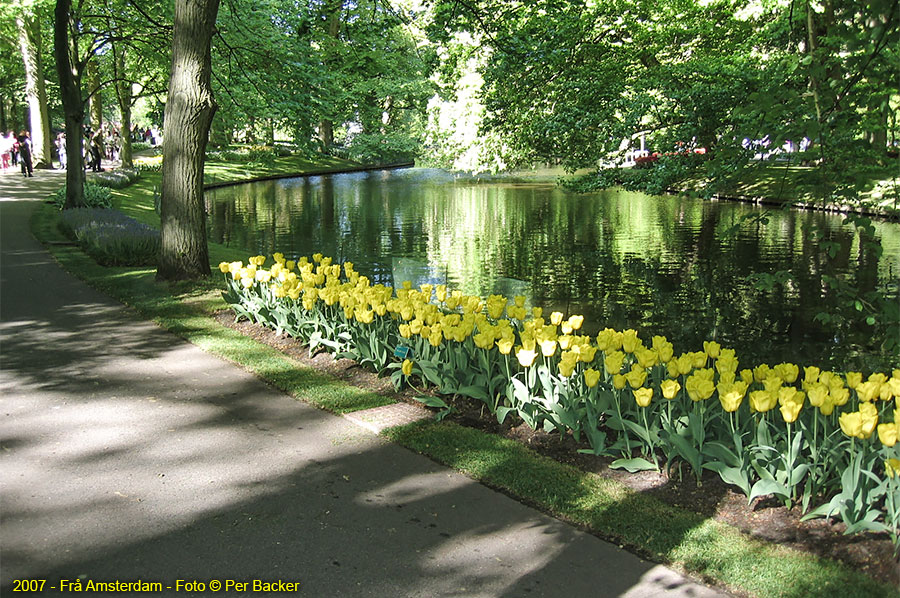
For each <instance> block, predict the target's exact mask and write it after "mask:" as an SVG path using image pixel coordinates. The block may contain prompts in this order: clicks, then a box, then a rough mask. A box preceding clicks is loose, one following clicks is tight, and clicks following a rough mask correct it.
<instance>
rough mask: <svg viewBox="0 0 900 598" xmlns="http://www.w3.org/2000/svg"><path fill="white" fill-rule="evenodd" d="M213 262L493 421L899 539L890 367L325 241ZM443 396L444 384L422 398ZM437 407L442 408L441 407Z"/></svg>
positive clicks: (308, 334)
mask: <svg viewBox="0 0 900 598" xmlns="http://www.w3.org/2000/svg"><path fill="white" fill-rule="evenodd" d="M248 262H249V263H248V264H247V265H246V266H245V265H244V264H243V263H242V262H233V263H226V262H223V263H222V264H220V266H219V267H220V270H221V271H222V272H223V273H224V274H226V280H227V285H228V290H227V292H225V293H224V294H223V296H224V298H225V300H226V301H227V302H228V303H229V305H230V306H231V308H232V309H233V310H234V312H235V314H236V317H237V318H247V319H249V320H251V321H253V322H256V323H258V324H262V325H265V326H269V327H271V328H273V329H275V330H276V331H277V332H279V333H285V334H288V335H291V336H293V337H295V338H298V339H300V340H301V341H303V342H304V343H306V344H308V345H309V348H310V351H311V352H315V351H316V350H319V349H320V348H322V349H325V350H327V351H330V352H332V353H333V354H335V355H336V356H337V357H344V358H350V359H353V360H355V361H357V362H359V363H360V364H362V365H366V366H368V367H371V368H372V369H373V370H375V371H376V372H378V373H390V375H391V378H392V380H393V382H394V384H395V385H396V386H398V387H399V386H400V385H402V384H403V383H405V382H406V381H408V380H409V379H410V378H412V377H417V378H419V379H420V380H422V381H423V382H424V383H427V384H429V385H431V386H433V387H434V389H435V390H436V392H437V393H438V394H444V395H459V396H464V397H469V398H471V399H472V400H474V401H480V402H481V403H483V404H484V405H485V406H486V408H487V409H488V410H489V411H490V412H491V413H492V414H494V415H495V416H496V417H497V419H498V421H500V422H501V423H502V422H503V421H504V420H505V419H506V418H509V417H518V418H521V420H523V421H524V422H525V423H526V424H527V425H529V426H530V427H532V428H533V429H544V430H546V431H548V432H554V431H556V432H558V433H560V434H572V435H573V436H574V438H575V439H576V440H583V441H584V442H585V443H586V445H587V446H589V447H590V448H586V449H583V450H584V451H586V452H589V453H593V454H596V455H602V456H609V457H613V458H615V459H616V460H615V461H614V462H613V463H612V466H613V467H617V468H623V469H626V470H629V471H639V470H647V469H656V470H662V469H666V470H670V471H671V470H672V469H673V468H674V467H676V466H678V467H680V464H686V466H687V467H688V468H689V469H690V471H691V472H692V473H693V474H694V475H695V476H697V478H698V479H699V477H700V476H701V474H702V473H703V472H704V471H705V470H710V471H713V472H716V473H717V474H718V475H719V476H720V477H721V478H722V480H724V481H725V482H726V483H728V484H731V485H733V486H735V487H736V488H738V489H740V491H741V492H743V493H744V494H745V495H746V496H747V497H748V500H751V501H752V500H753V499H754V498H757V497H760V496H767V495H773V496H775V497H777V498H779V499H780V500H782V501H783V502H784V503H785V505H786V506H792V505H799V506H800V507H801V508H802V510H803V511H804V512H805V513H806V517H809V518H812V517H840V518H841V519H842V520H843V521H844V522H845V523H846V524H847V533H853V532H860V531H883V532H887V533H888V534H890V536H891V538H892V540H893V541H894V544H895V546H900V444H898V437H900V408H898V405H897V399H898V397H900V370H894V371H893V372H892V374H891V375H888V374H884V373H877V372H876V373H872V374H870V375H868V376H867V377H864V376H863V374H862V373H858V372H850V373H846V374H837V373H834V372H829V371H822V370H820V369H819V368H817V367H815V366H813V365H809V366H807V367H805V368H803V369H802V371H801V368H800V367H799V366H798V365H795V364H789V363H781V364H777V365H768V364H758V365H755V366H754V367H743V368H741V367H740V365H741V364H740V363H739V359H738V356H737V354H736V352H735V351H734V350H733V349H728V348H723V347H721V346H720V345H719V344H718V343H716V342H712V341H710V342H705V343H704V344H703V345H704V346H703V350H702V351H693V352H686V353H681V354H676V353H675V351H674V347H673V346H672V344H671V343H670V342H668V341H667V340H666V339H665V338H664V337H661V336H654V337H652V338H651V339H650V341H649V344H645V340H644V339H641V338H640V337H639V336H638V333H637V332H636V331H634V330H625V331H615V330H612V329H605V330H603V331H602V332H600V333H599V334H598V335H597V336H595V337H591V336H586V335H583V334H580V333H579V331H580V330H581V328H582V324H583V318H582V317H581V316H577V315H573V316H569V317H568V318H565V317H564V315H563V314H561V313H559V312H554V313H552V314H549V318H547V319H545V318H544V314H543V311H542V309H541V308H540V307H533V308H531V309H527V308H526V306H525V298H524V297H515V298H514V299H513V300H512V301H510V300H508V299H507V298H506V297H503V296H500V295H491V296H490V297H488V298H487V299H486V300H484V299H482V298H480V297H474V296H466V295H463V294H462V293H461V292H459V291H450V290H448V289H447V288H446V286H444V285H437V286H432V285H421V286H420V287H419V288H417V289H415V288H412V285H411V284H410V283H408V282H406V283H403V285H402V287H401V288H399V289H396V291H395V290H394V289H392V288H390V287H385V286H383V285H372V284H370V281H369V279H368V278H367V277H365V276H363V275H361V274H359V273H358V272H356V271H355V270H354V269H353V265H352V264H351V263H349V262H347V263H344V264H343V265H339V264H333V263H332V260H331V259H330V258H327V257H322V256H321V255H320V254H316V255H315V256H313V258H312V260H309V259H307V258H302V259H300V260H299V261H297V262H294V261H289V260H285V258H284V256H283V255H281V254H277V253H276V254H275V255H274V263H273V264H272V265H271V267H269V268H265V267H264V265H265V263H266V257H265V256H255V257H251V258H250V259H249V261H248ZM429 403H430V404H431V405H433V406H438V407H439V408H441V407H446V405H445V404H444V403H443V402H442V401H441V399H439V398H433V399H431V400H430V402H429ZM442 413H446V409H443V410H442V411H441V412H439V415H440V414H442Z"/></svg>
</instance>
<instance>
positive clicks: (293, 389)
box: [32, 160, 900, 598]
mask: <svg viewBox="0 0 900 598" xmlns="http://www.w3.org/2000/svg"><path fill="white" fill-rule="evenodd" d="M329 165H331V166H333V167H334V168H336V169H337V168H341V167H342V166H347V165H348V163H347V162H345V161H336V160H335V161H331V160H327V161H324V162H316V163H310V162H307V163H306V166H305V167H303V166H301V162H299V161H295V162H291V163H288V161H287V160H285V162H284V163H283V164H279V168H284V169H286V170H282V171H281V172H298V171H299V170H296V169H301V170H302V169H316V170H318V169H320V168H322V167H323V166H329ZM289 169H295V170H289ZM207 173H208V180H210V177H212V178H215V177H218V179H217V180H225V179H226V178H229V180H235V179H237V178H244V177H248V176H254V177H255V176H264V175H267V174H273V171H272V170H259V169H253V170H251V169H247V168H245V167H244V166H243V165H234V164H226V163H222V164H219V163H211V164H209V165H208V166H207ZM159 183H160V175H159V174H153V173H150V174H144V175H143V177H142V179H141V180H140V181H139V182H138V183H136V184H134V185H132V186H130V187H128V188H125V189H121V190H116V191H114V198H115V205H116V207H117V208H119V209H120V210H122V211H123V212H125V213H126V214H128V215H130V216H132V217H134V218H136V219H138V220H140V221H141V222H145V223H147V224H150V225H152V226H157V227H158V226H159V217H158V215H157V214H156V212H155V210H154V187H158V186H159ZM57 219H58V212H56V211H55V210H54V209H53V207H52V206H50V205H48V204H44V205H42V206H41V208H40V209H39V210H38V211H37V213H36V214H35V218H34V220H33V223H32V224H33V229H34V232H35V234H36V236H37V237H38V238H39V239H41V240H42V241H44V242H48V241H59V240H61V239H62V237H61V234H60V233H59V231H58V230H57V227H56V222H57ZM49 249H50V251H51V252H52V253H53V254H54V255H55V256H56V258H57V259H58V260H59V262H60V263H61V264H62V265H63V267H65V268H66V269H67V270H69V271H70V272H73V273H74V274H76V275H77V276H79V277H81V278H82V279H84V280H86V281H87V282H88V283H89V284H91V285H92V286H95V287H96V288H98V289H100V290H102V291H104V292H106V293H107V294H109V295H111V296H113V297H115V298H117V299H119V300H120V301H122V302H124V303H126V304H128V305H130V306H132V307H134V308H135V309H137V310H138V311H139V312H140V313H141V314H142V315H143V316H144V317H146V318H148V319H151V320H153V321H155V322H157V323H159V324H160V325H162V326H163V327H165V328H167V329H169V330H171V331H172V332H174V333H175V334H178V335H179V336H182V337H183V338H185V339H187V340H189V341H191V342H192V343H194V344H196V345H198V346H200V347H201V348H203V349H204V350H206V351H208V352H210V353H213V354H215V355H218V356H221V357H222V358H224V359H227V360H229V361H231V362H234V363H236V364H239V365H240V366H242V367H244V368H246V369H247V370H249V371H251V372H254V373H255V374H256V375H258V376H260V377H261V378H263V379H264V380H266V381H269V382H270V383H271V384H273V385H274V386H276V387H278V388H280V389H282V390H284V391H285V392H287V393H289V394H291V395H292V396H294V397H296V398H297V399H300V400H303V401H307V402H309V403H311V404H314V405H317V406H319V407H321V408H323V409H327V410H330V411H333V412H336V413H341V412H348V411H354V410H359V409H366V408H370V407H374V406H378V405H383V404H385V402H389V399H385V398H384V397H382V396H379V395H375V394H373V393H371V392H368V391H365V390H362V389H359V388H356V387H352V386H349V385H347V384H345V383H343V382H340V381H338V380H336V379H334V378H332V377H330V376H328V375H326V374H323V373H320V372H318V371H316V370H313V369H310V368H308V367H305V366H302V365H300V364H299V363H297V362H296V361H294V360H292V359H290V358H288V357H286V356H284V355H283V354H281V353H280V352H278V351H277V350H275V349H272V348H270V347H268V346H266V345H263V344H261V343H259V342H257V341H255V340H253V339H251V338H248V337H245V336H243V335H241V334H239V333H237V332H235V331H233V330H231V329H230V328H227V327H225V326H222V325H220V324H218V323H217V322H216V321H215V320H214V319H213V318H212V314H213V313H214V312H216V311H218V310H221V309H223V308H224V307H225V303H224V301H223V300H222V299H221V297H220V295H219V293H220V292H221V291H222V290H224V284H223V281H222V279H221V278H219V276H220V275H219V273H218V271H217V270H216V265H217V264H218V263H219V262H220V261H233V260H246V259H247V257H248V255H249V253H248V252H247V251H244V250H240V249H234V248H229V247H224V246H221V245H217V244H210V261H211V264H212V266H213V269H214V275H213V276H212V277H211V279H210V280H208V281H202V282H195V283H179V284H171V285H170V284H165V283H159V282H157V281H156V280H155V271H154V269H152V268H104V267H101V266H98V265H97V264H95V263H94V262H93V261H92V260H91V259H90V258H88V257H87V256H86V255H85V254H84V253H82V252H81V251H80V250H78V249H77V248H75V247H71V246H65V245H51V246H50V247H49ZM385 435H386V436H387V437H388V438H390V439H391V440H393V441H394V442H397V443H400V444H402V445H404V446H407V447H409V448H410V449H412V450H415V451H417V452H420V453H423V454H425V455H428V456H429V457H431V458H432V459H434V460H436V461H439V462H441V463H444V464H446V465H448V466H450V467H453V468H455V469H458V470H459V471H462V472H464V473H466V474H467V475H469V476H471V477H473V478H476V479H478V480H482V481H483V482H484V483H486V484H488V485H490V486H492V487H495V488H499V489H501V490H502V491H504V492H506V493H507V494H510V495H512V496H515V497H517V498H519V499H520V500H522V501H524V502H526V503H528V504H532V505H534V506H536V507H537V508H539V509H541V510H543V511H546V512H549V513H552V514H554V515H556V516H558V517H561V518H563V519H565V520H568V521H571V522H573V523H575V524H577V525H579V526H583V527H586V528H589V529H591V530H593V531H594V532H595V533H597V534H598V535H600V536H602V537H605V538H608V539H610V540H612V541H615V542H617V543H619V544H620V545H623V546H626V547H628V548H630V549H631V550H633V551H635V552H637V553H638V554H641V555H645V556H649V557H650V558H653V559H654V560H658V561H660V562H663V563H666V564H668V565H670V566H672V567H674V568H676V569H680V570H682V571H685V572H688V573H690V574H692V575H694V576H696V577H699V578H700V579H703V580H706V581H708V582H710V583H713V584H716V585H719V586H721V587H725V588H727V589H729V590H731V591H733V592H735V593H738V594H742V595H750V596H758V597H785V598H805V597H807V596H827V595H836V596H837V595H840V596H842V598H843V597H848V598H857V597H859V598H862V597H869V596H878V597H882V596H884V597H887V596H900V593H898V591H897V588H896V587H888V586H884V585H881V584H879V583H876V582H874V581H872V580H871V579H869V578H867V577H865V576H864V575H862V574H860V573H858V572H856V571H854V570H851V569H850V568H848V567H845V566H843V565H841V564H838V563H835V562H832V561H828V560H823V559H819V558H816V557H814V556H811V555H808V554H804V553H800V552H797V551H793V550H789V549H786V548H783V547H780V546H777V545H773V544H767V543H764V542H761V541H758V540H755V539H751V538H749V537H748V536H746V535H744V534H741V533H740V532H738V531H737V530H736V529H734V528H732V527H730V526H728V525H725V524H723V523H720V522H717V521H715V520H712V519H708V518H705V517H702V516H700V515H697V514H695V513H692V512H690V511H687V510H683V509H678V508H675V507H671V506H668V505H665V504H663V503H661V502H660V501H658V500H656V499H654V498H652V497H649V496H647V495H643V494H640V493H637V492H634V491H632V490H629V489H627V488H626V487H624V486H622V485H621V484H618V483H616V482H612V481H609V480H606V479H603V478H600V477H599V476H596V475H593V474H588V473H584V472H581V471H578V470H576V469H574V468H572V467H569V466H566V465H562V464H560V463H557V462H555V461H550V460H548V459H546V458H545V457H542V456H540V455H538V454H537V453H535V452H533V451H531V450H529V449H528V448H526V447H523V446H522V445H519V444H517V443H515V442H512V441H509V440H505V439H502V438H499V437H497V436H493V435H490V434H486V433H484V432H480V431H477V430H472V429H468V428H462V427H459V426H457V425H454V424H449V423H426V424H424V425H423V424H413V425H411V426H405V427H400V428H394V429H392V430H389V431H387V432H386V433H385ZM523 472H527V475H523Z"/></svg>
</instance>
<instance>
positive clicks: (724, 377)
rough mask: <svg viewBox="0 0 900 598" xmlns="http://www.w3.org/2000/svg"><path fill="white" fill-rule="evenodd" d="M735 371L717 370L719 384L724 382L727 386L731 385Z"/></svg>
mask: <svg viewBox="0 0 900 598" xmlns="http://www.w3.org/2000/svg"><path fill="white" fill-rule="evenodd" d="M734 378H735V373H734V372H719V382H718V383H719V384H725V385H727V386H731V385H732V384H734Z"/></svg>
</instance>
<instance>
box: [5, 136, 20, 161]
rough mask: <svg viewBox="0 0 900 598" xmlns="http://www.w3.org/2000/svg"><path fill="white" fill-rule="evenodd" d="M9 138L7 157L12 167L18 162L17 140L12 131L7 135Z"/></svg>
mask: <svg viewBox="0 0 900 598" xmlns="http://www.w3.org/2000/svg"><path fill="white" fill-rule="evenodd" d="M7 139H9V158H10V160H12V165H13V168H15V167H16V165H17V164H18V163H19V142H18V141H17V140H16V134H15V133H13V132H12V131H10V132H9V135H7Z"/></svg>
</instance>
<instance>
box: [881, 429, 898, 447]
mask: <svg viewBox="0 0 900 598" xmlns="http://www.w3.org/2000/svg"><path fill="white" fill-rule="evenodd" d="M898 432H900V431H898V429H897V424H878V440H880V441H881V444H883V445H884V446H888V447H890V446H894V445H895V444H897V434H898Z"/></svg>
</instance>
